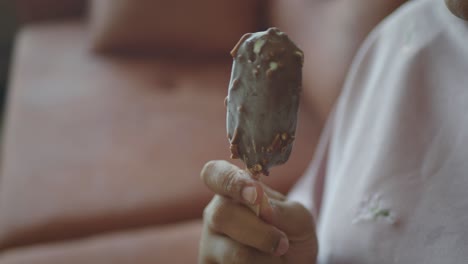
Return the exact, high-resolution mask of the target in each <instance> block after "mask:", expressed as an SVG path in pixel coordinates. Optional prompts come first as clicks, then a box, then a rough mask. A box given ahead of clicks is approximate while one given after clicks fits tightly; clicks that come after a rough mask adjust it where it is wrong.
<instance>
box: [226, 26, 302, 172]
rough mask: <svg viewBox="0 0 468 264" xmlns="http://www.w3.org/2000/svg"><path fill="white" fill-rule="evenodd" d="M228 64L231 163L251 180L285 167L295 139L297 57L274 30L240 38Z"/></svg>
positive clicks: (299, 67) (299, 83)
mask: <svg viewBox="0 0 468 264" xmlns="http://www.w3.org/2000/svg"><path fill="white" fill-rule="evenodd" d="M231 55H232V57H233V59H234V62H233V65H232V72H231V81H230V84H229V92H228V97H227V100H226V107H227V131H228V138H229V141H230V144H231V147H230V149H231V153H232V156H231V157H232V158H240V159H242V160H243V162H244V163H245V165H246V166H247V168H248V169H249V170H250V171H251V173H252V174H253V175H254V176H255V175H258V174H260V173H262V174H265V175H268V173H269V168H270V167H272V166H274V165H279V164H283V163H285V162H286V161H287V160H288V158H289V155H290V153H291V150H292V145H293V142H294V138H295V133H296V124H297V111H298V107H299V99H300V94H301V90H302V64H303V62H304V54H303V52H302V51H301V50H300V49H299V48H298V47H297V46H296V45H295V44H294V43H293V42H292V41H291V40H290V39H289V38H288V36H287V35H286V34H285V33H283V32H281V31H279V30H278V29H276V28H270V29H268V30H267V31H263V32H257V33H248V34H245V35H244V36H243V37H242V38H241V39H240V41H239V43H237V45H236V46H235V47H234V49H233V50H232V52H231Z"/></svg>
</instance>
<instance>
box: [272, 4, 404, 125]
mask: <svg viewBox="0 0 468 264" xmlns="http://www.w3.org/2000/svg"><path fill="white" fill-rule="evenodd" d="M404 2H406V0H335V1H321V0H311V1H303V0H291V1H283V0H274V1H272V2H271V10H270V20H271V23H272V25H274V26H278V27H279V28H280V29H281V30H283V31H285V32H287V33H288V34H289V35H290V36H291V38H292V39H295V40H296V41H297V42H298V44H299V45H300V47H301V48H302V49H303V51H304V54H305V63H304V75H303V76H304V77H303V78H304V95H305V99H306V104H307V106H308V108H309V109H310V110H311V111H312V113H313V115H314V118H315V119H316V120H313V121H315V122H320V124H321V125H320V128H322V127H323V124H324V122H325V120H326V119H327V117H328V115H329V113H330V111H331V109H332V107H333V105H334V103H335V101H336V99H337V98H338V96H339V94H340V92H341V89H342V86H343V82H344V80H345V77H346V75H347V72H348V69H349V66H350V65H351V61H352V60H353V57H354V55H355V53H356V52H357V50H358V48H359V47H360V45H361V43H362V42H363V41H364V39H365V38H366V36H367V35H368V34H369V32H370V31H371V30H372V29H373V28H374V27H375V26H376V25H377V24H378V23H380V22H381V21H382V20H383V19H384V18H385V17H386V16H388V15H389V14H390V13H391V12H393V11H394V10H395V9H396V8H397V7H399V6H400V5H402V4H403V3H404Z"/></svg>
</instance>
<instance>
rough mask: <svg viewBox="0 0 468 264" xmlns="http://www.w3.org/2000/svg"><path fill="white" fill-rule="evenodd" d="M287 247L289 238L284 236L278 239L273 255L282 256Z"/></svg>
mask: <svg viewBox="0 0 468 264" xmlns="http://www.w3.org/2000/svg"><path fill="white" fill-rule="evenodd" d="M288 249H289V240H288V239H287V238H286V237H283V238H281V239H280V241H279V243H278V246H277V247H276V250H275V252H274V253H273V254H274V255H275V256H277V257H279V256H283V255H284V254H286V252H288Z"/></svg>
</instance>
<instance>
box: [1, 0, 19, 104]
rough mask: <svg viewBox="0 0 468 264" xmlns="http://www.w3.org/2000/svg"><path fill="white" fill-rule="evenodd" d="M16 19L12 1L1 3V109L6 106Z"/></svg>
mask: <svg viewBox="0 0 468 264" xmlns="http://www.w3.org/2000/svg"><path fill="white" fill-rule="evenodd" d="M16 26H17V25H16V19H15V15H14V10H13V3H12V2H11V1H1V2H0V89H1V90H0V100H1V109H3V106H4V100H5V92H6V89H7V82H8V69H9V66H10V58H11V52H12V47H13V37H14V34H15V31H16Z"/></svg>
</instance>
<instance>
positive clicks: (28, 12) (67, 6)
mask: <svg viewBox="0 0 468 264" xmlns="http://www.w3.org/2000/svg"><path fill="white" fill-rule="evenodd" d="M12 2H14V3H15V7H16V14H17V17H18V20H19V22H21V23H34V22H40V21H45V20H58V19H64V18H77V17H80V16H82V15H83V14H84V13H85V10H86V7H87V3H88V1H87V0H12Z"/></svg>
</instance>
